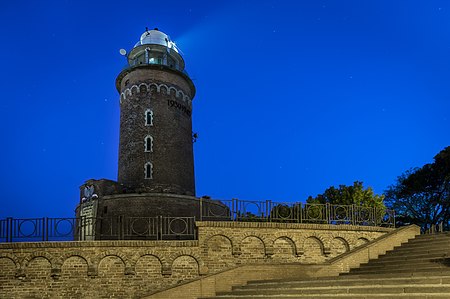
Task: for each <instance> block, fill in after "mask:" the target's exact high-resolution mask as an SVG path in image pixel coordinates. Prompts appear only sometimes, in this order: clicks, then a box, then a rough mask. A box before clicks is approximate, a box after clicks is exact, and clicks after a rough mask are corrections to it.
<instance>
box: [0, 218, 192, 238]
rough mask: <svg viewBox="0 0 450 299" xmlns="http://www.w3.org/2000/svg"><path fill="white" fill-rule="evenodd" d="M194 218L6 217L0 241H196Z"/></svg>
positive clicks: (0, 223)
mask: <svg viewBox="0 0 450 299" xmlns="http://www.w3.org/2000/svg"><path fill="white" fill-rule="evenodd" d="M195 239H197V232H196V228H195V219H194V217H162V216H158V217H121V216H119V217H110V218H106V217H96V218H91V217H79V218H47V217H46V218H24V219H20V218H6V219H1V220H0V242H20V241H26V242H39V241H84V240H195Z"/></svg>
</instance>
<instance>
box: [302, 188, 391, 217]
mask: <svg viewBox="0 0 450 299" xmlns="http://www.w3.org/2000/svg"><path fill="white" fill-rule="evenodd" d="M383 200H384V196H383V195H376V194H374V192H373V189H372V188H371V187H368V188H367V189H364V186H363V182H359V181H356V182H354V183H353V185H352V186H346V185H339V188H335V187H333V186H332V187H330V188H328V189H326V190H325V192H324V193H323V194H319V195H317V196H316V197H312V196H310V197H308V199H307V200H306V202H307V203H309V204H326V203H329V204H335V205H357V206H363V207H374V208H377V209H380V210H384V209H386V207H385V205H384V203H383Z"/></svg>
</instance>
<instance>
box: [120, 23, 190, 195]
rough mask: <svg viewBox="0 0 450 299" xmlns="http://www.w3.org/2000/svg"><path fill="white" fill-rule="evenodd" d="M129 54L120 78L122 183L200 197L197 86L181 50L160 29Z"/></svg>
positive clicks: (148, 32)
mask: <svg viewBox="0 0 450 299" xmlns="http://www.w3.org/2000/svg"><path fill="white" fill-rule="evenodd" d="M122 51H123V50H122ZM122 53H124V51H123V52H122ZM125 55H126V57H127V67H126V68H125V69H124V70H122V71H121V72H120V74H119V75H118V76H117V79H116V87H117V90H118V92H119V94H120V142H119V165H118V179H117V181H118V182H119V183H121V184H123V185H124V186H126V187H128V188H130V189H134V190H138V191H139V192H145V193H147V192H148V193H170V194H180V195H191V196H195V179H194V154H193V137H192V136H193V133H192V100H193V98H194V95H195V87H194V84H193V82H192V80H191V79H190V77H189V76H188V74H187V72H186V70H185V62H184V59H183V57H182V55H181V51H180V50H179V49H178V47H177V46H176V44H175V43H174V42H173V41H172V40H171V39H170V37H169V36H168V35H167V34H165V33H163V32H162V31H159V30H158V29H156V28H155V29H153V30H146V31H145V32H144V33H143V34H142V35H141V37H140V39H139V41H138V42H137V43H136V44H135V45H134V47H133V48H132V49H131V51H129V53H128V54H125Z"/></svg>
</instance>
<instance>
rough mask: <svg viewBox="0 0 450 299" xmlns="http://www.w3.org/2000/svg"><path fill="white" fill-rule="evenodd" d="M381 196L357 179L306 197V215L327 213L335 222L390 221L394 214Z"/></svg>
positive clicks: (380, 222) (317, 215)
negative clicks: (365, 187)
mask: <svg viewBox="0 0 450 299" xmlns="http://www.w3.org/2000/svg"><path fill="white" fill-rule="evenodd" d="M383 200H384V196H383V195H376V194H374V192H373V190H372V188H370V187H368V188H367V189H364V186H363V183H362V182H359V181H356V182H354V183H353V185H351V186H346V185H340V186H339V188H335V187H330V188H328V189H326V190H325V192H324V193H323V194H319V195H317V196H316V197H312V196H310V197H308V199H307V200H306V203H307V204H309V206H307V207H306V210H307V211H306V213H305V218H318V217H323V215H324V214H327V215H328V216H327V217H328V218H329V219H330V220H331V221H332V222H335V223H357V224H393V222H394V221H393V215H392V214H390V213H386V206H385V205H384V203H383ZM315 204H320V205H317V206H315ZM323 204H330V205H331V206H326V207H325V206H321V205H323ZM350 206H351V207H350Z"/></svg>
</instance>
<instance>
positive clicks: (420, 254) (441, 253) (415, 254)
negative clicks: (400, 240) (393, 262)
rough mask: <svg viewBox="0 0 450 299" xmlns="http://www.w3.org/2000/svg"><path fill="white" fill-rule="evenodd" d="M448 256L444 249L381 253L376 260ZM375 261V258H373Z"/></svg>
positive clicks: (449, 254)
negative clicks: (406, 252) (437, 250)
mask: <svg viewBox="0 0 450 299" xmlns="http://www.w3.org/2000/svg"><path fill="white" fill-rule="evenodd" d="M445 257H450V252H446V251H439V252H411V253H408V254H398V253H395V254H389V253H388V254H386V255H381V256H379V257H378V259H376V260H390V259H398V258H404V259H410V260H415V259H435V258H445ZM373 261H375V260H373Z"/></svg>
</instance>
